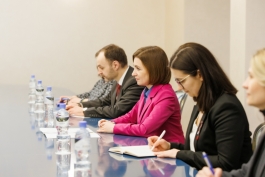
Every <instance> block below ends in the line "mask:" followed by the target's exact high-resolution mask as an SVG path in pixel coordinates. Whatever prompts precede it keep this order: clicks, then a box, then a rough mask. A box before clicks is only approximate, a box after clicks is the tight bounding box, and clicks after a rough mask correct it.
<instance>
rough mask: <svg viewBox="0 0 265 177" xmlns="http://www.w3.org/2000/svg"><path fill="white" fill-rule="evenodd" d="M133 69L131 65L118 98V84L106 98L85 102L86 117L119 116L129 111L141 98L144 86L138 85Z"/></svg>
mask: <svg viewBox="0 0 265 177" xmlns="http://www.w3.org/2000/svg"><path fill="white" fill-rule="evenodd" d="M132 71H133V69H132V68H131V67H130V68H129V70H128V72H127V74H126V76H125V78H124V81H123V84H122V87H121V94H120V97H119V98H118V100H117V101H116V99H115V97H116V96H115V94H116V84H114V85H113V87H112V90H111V92H110V93H109V94H108V95H107V96H106V97H104V98H100V99H97V100H92V101H88V102H84V103H83V106H84V107H87V108H88V109H87V110H86V111H84V114H85V117H102V118H117V117H119V116H121V115H124V114H125V113H127V112H129V111H130V110H131V109H132V107H133V106H134V105H135V104H136V102H137V101H138V100H139V98H140V95H141V93H142V91H143V88H144V87H141V86H139V85H137V82H136V80H135V78H134V77H132V76H131V73H132Z"/></svg>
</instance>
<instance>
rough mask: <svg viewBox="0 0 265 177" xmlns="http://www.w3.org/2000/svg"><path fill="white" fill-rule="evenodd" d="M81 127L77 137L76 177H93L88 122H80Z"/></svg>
mask: <svg viewBox="0 0 265 177" xmlns="http://www.w3.org/2000/svg"><path fill="white" fill-rule="evenodd" d="M79 127H80V129H79V131H77V132H76V135H75V154H76V163H75V165H74V171H75V177H88V176H91V163H90V161H89V152H90V134H89V132H88V131H87V129H86V121H80V122H79Z"/></svg>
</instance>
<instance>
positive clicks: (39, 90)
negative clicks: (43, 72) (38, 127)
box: [36, 80, 44, 102]
mask: <svg viewBox="0 0 265 177" xmlns="http://www.w3.org/2000/svg"><path fill="white" fill-rule="evenodd" d="M43 95H44V88H43V86H42V81H41V80H39V81H38V84H37V86H36V96H37V102H44V98H43Z"/></svg>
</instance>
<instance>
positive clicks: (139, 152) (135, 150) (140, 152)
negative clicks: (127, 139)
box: [109, 145, 155, 157]
mask: <svg viewBox="0 0 265 177" xmlns="http://www.w3.org/2000/svg"><path fill="white" fill-rule="evenodd" d="M109 151H110V152H115V153H120V154H129V155H132V156H136V157H149V156H155V154H154V152H153V151H151V149H150V148H149V146H147V145H146V146H120V147H112V148H110V149H109Z"/></svg>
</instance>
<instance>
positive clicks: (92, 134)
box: [45, 133, 100, 138]
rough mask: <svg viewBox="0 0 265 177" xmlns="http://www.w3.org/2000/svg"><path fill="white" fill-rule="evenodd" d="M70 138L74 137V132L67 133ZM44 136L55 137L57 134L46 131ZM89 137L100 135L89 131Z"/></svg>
mask: <svg viewBox="0 0 265 177" xmlns="http://www.w3.org/2000/svg"><path fill="white" fill-rule="evenodd" d="M68 134H69V135H70V136H71V138H75V133H68ZM45 136H46V138H57V134H54V133H46V134H45ZM90 137H91V138H100V136H99V135H98V134H97V133H90Z"/></svg>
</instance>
